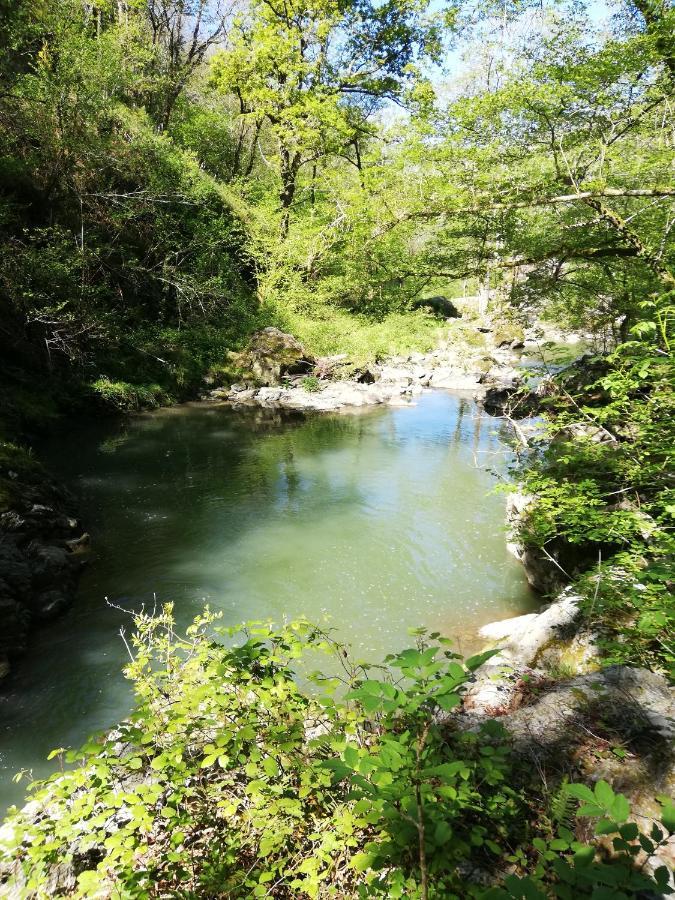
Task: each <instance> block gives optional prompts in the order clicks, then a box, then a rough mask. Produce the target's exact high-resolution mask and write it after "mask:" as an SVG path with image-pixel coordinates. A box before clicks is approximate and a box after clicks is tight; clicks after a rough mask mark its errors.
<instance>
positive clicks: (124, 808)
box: [0, 607, 675, 900]
mask: <svg viewBox="0 0 675 900" xmlns="http://www.w3.org/2000/svg"><path fill="white" fill-rule="evenodd" d="M136 626H137V631H136V633H135V634H134V636H133V638H132V642H131V646H130V652H132V662H131V663H130V665H129V666H128V668H127V675H128V677H129V678H131V679H132V680H133V682H134V687H135V691H136V696H137V705H136V708H135V709H134V711H133V713H132V715H131V716H130V717H129V719H128V720H126V721H124V722H123V723H121V724H120V725H119V726H118V727H117V728H115V729H114V730H113V731H112V732H110V733H108V734H107V735H103V736H101V737H100V738H98V739H92V740H91V741H90V742H89V743H88V744H87V745H85V747H83V748H82V749H81V750H80V751H77V752H72V751H65V750H63V749H61V750H57V751H54V753H53V754H52V756H58V757H59V758H61V760H62V763H63V762H65V763H68V764H69V765H68V766H67V767H66V768H65V769H63V770H62V771H61V772H60V773H59V774H57V775H56V776H54V777H53V778H52V779H50V780H48V781H47V782H43V783H40V784H36V785H35V786H34V787H33V789H32V794H31V796H32V800H33V804H32V809H34V810H35V809H37V810H40V814H39V815H33V814H32V813H30V812H26V813H15V814H14V815H13V816H11V817H10V818H9V819H8V820H7V822H6V824H5V825H4V827H3V829H2V837H1V839H0V873H2V872H3V871H4V873H5V877H6V874H7V871H8V870H7V868H6V867H7V865H9V864H11V863H13V862H14V861H16V863H18V866H19V869H18V870H17V869H16V867H14V868H13V869H12V871H13V873H14V875H13V876H12V877H13V880H14V882H15V884H16V885H20V884H21V885H23V886H22V887H21V890H22V892H23V894H25V895H26V896H36V897H41V896H46V895H47V893H46V891H47V888H46V887H45V885H47V884H48V883H49V879H50V877H52V875H53V873H54V872H55V871H56V870H55V868H54V867H55V866H60V867H61V869H60V870H59V871H61V873H63V872H67V871H68V870H69V868H71V867H72V870H73V872H74V874H75V876H76V879H77V882H76V885H77V886H76V887H73V888H68V889H66V893H67V894H68V895H69V896H79V897H93V896H99V895H101V896H107V895H109V894H110V893H111V892H112V893H116V892H119V893H121V894H123V895H124V896H125V897H147V896H156V895H158V894H159V893H160V892H161V893H162V894H164V895H166V894H168V895H170V896H178V895H182V894H184V893H186V892H187V893H188V894H189V896H195V897H250V896H254V897H257V896H275V897H291V896H292V897H329V896H341V897H345V896H350V897H367V896H371V897H373V896H384V897H402V896H405V897H423V898H426V897H447V898H451V897H469V896H473V897H508V896H513V897H522V896H527V897H530V896H535V897H539V896H556V897H561V898H565V897H568V896H571V893H570V891H571V889H572V886H574V892H575V893H577V894H578V895H579V896H589V897H590V896H591V895H592V896H594V897H597V896H600V895H599V894H597V891H598V890H605V893H604V894H602V896H607V897H609V896H611V897H615V898H617V900H620V898H622V897H624V896H626V895H627V892H629V891H632V890H633V889H638V888H639V889H642V888H645V889H652V890H653V889H654V888H655V887H656V885H658V888H659V890H661V891H662V892H663V893H668V892H669V888H668V887H667V884H665V883H664V881H663V877H662V876H663V870H662V869H661V870H659V871H657V873H656V875H655V878H656V881H654V880H653V879H652V878H651V877H650V876H649V875H648V874H647V873H646V871H645V870H644V867H642V871H637V870H634V869H633V864H632V863H633V859H634V857H636V855H637V854H638V853H640V852H641V850H644V851H646V852H649V853H651V850H652V849H654V848H655V847H656V846H657V845H660V844H662V843H663V842H664V841H665V840H666V839H667V834H666V831H672V830H673V826H674V825H675V822H673V809H672V807H667V808H666V809H665V810H664V817H663V821H664V826H665V828H666V830H665V831H661V830H659V829H655V830H653V831H652V834H651V837H648V836H646V835H640V834H639V832H638V828H637V826H635V825H633V824H631V823H628V822H627V819H628V814H629V810H628V804H627V802H626V800H625V798H624V797H623V796H621V795H617V794H614V792H613V791H612V789H611V787H610V786H609V785H607V784H606V783H605V782H602V781H601V782H599V783H598V784H597V785H596V787H595V789H594V791H590V790H589V789H588V788H585V787H584V786H583V785H572V786H569V787H568V788H566V790H567V791H568V792H569V796H571V797H576V798H579V799H581V800H582V801H583V803H584V805H583V806H582V807H581V809H580V810H579V815H581V816H584V817H588V816H590V817H593V818H598V817H599V818H600V819H601V821H600V824H599V825H598V827H597V833H598V834H602V835H607V834H611V833H613V832H618V836H617V837H616V838H615V842H614V848H615V850H616V851H617V852H618V856H617V857H616V858H609V859H602V858H601V857H598V858H597V860H596V859H595V856H596V851H595V849H594V847H593V845H587V844H585V843H583V842H580V841H577V840H576V839H575V837H574V835H573V834H572V832H571V831H570V829H569V828H567V827H566V826H564V825H560V826H559V829H558V834H557V835H555V836H553V837H551V835H550V832H549V831H548V830H547V829H546V828H544V830H543V831H541V836H537V835H532V834H529V835H528V834H527V833H526V831H525V829H524V823H525V821H526V820H527V818H528V808H527V797H526V796H525V795H524V793H523V792H522V791H521V790H519V789H518V788H517V787H516V786H515V785H514V774H513V766H514V761H513V760H512V759H511V757H510V754H509V750H508V745H507V743H506V741H505V739H504V732H503V729H502V727H501V726H500V725H499V724H497V723H496V722H492V721H488V722H486V723H485V724H484V725H482V726H481V728H480V729H479V730H478V731H473V730H468V731H462V730H458V729H457V728H456V727H455V726H454V725H453V723H452V718H451V717H450V718H448V715H449V714H450V713H451V712H452V710H453V709H456V708H457V707H458V706H459V704H460V703H461V693H462V690H463V688H464V686H465V685H466V683H467V681H468V680H470V678H471V677H472V676H471V673H472V672H473V671H474V670H475V669H476V668H477V667H479V666H480V665H481V664H482V663H483V662H484V661H485V659H486V658H487V657H489V656H490V655H491V653H488V654H483V655H481V656H478V657H473V658H471V659H469V660H467V661H466V662H465V663H463V662H462V661H461V659H460V658H459V657H458V656H457V654H455V653H453V652H452V651H451V650H450V649H449V647H448V641H447V640H444V639H443V638H441V637H440V636H439V635H436V634H434V635H429V636H428V637H427V636H426V635H424V633H423V632H420V633H419V635H418V643H417V646H416V647H413V648H411V649H408V650H404V651H402V652H401V653H398V654H395V655H392V656H390V657H388V658H387V660H386V666H384V667H376V668H374V669H373V668H369V667H367V666H364V665H356V664H354V663H352V662H351V661H350V659H349V656H348V655H347V654H346V652H345V650H344V648H342V647H340V646H337V645H335V644H334V643H333V641H332V640H331V639H330V637H329V636H328V635H326V634H325V633H323V632H321V631H320V630H319V629H316V628H314V627H313V626H311V625H309V624H308V623H306V622H297V623H291V624H289V625H287V626H285V627H283V628H282V629H280V630H275V629H273V628H271V627H270V626H268V625H263V624H261V623H250V624H249V625H248V626H246V627H245V628H244V629H243V631H240V630H239V629H230V628H219V627H217V626H214V617H213V616H212V615H211V614H210V613H209V612H208V611H207V612H206V613H205V614H204V615H203V616H201V617H199V618H198V619H197V620H195V623H194V624H193V625H192V626H191V627H190V628H189V629H188V631H187V633H186V635H185V636H181V635H178V634H176V632H175V631H174V622H173V617H172V613H171V609H170V607H167V608H165V609H164V611H163V612H162V613H160V614H159V615H156V616H146V615H141V616H140V617H139V618H138V619H137V621H136ZM132 648H133V650H132ZM317 654H319V655H320V654H324V655H325V654H328V657H327V658H326V662H327V665H328V668H329V672H331V671H332V674H328V675H325V674H324V675H321V674H318V673H317V674H314V675H312V676H307V674H306V672H307V669H306V665H307V661H306V658H307V657H309V658H311V659H312V662H315V661H316V659H317ZM296 667H301V669H302V668H303V667H304V671H305V675H304V679H305V680H306V681H307V679H309V682H310V683H311V684H312V685H313V687H310V686H309V685H308V687H307V688H305V689H303V688H301V687H300V686H299V682H298V680H297V678H296V677H295V676H294V669H295V668H296ZM345 688H346V692H345ZM72 764H74V765H72ZM29 809H30V808H29ZM525 840H526V841H527V842H528V843H527V844H524V843H523V841H525ZM636 840H637V843H636ZM514 846H518V847H519V848H520V849H518V850H517V851H516V853H515V854H514V852H513V847H514ZM528 846H529V847H530V848H531V849H529V850H525V851H523V849H522V848H523V847H528ZM528 853H532V854H534V856H535V857H536V859H537V862H536V865H535V866H534V867H530V866H529V863H528V859H527V854H528ZM504 858H507V859H508V860H509V861H510V864H511V866H512V867H513V868H515V870H516V873H519V872H521V871H522V867H523V866H524V865H525V866H527V867H528V874H527V875H526V876H525V877H524V878H520V876H519V874H512V875H509V876H508V877H506V880H505V881H504V882H503V884H504V886H503V887H501V888H499V887H497V886H495V888H494V889H491V890H488V892H487V893H486V889H485V887H484V886H481V884H480V883H478V882H473V881H472V880H471V879H470V878H468V877H467V875H466V873H468V872H470V871H471V870H472V869H474V868H476V867H478V868H480V869H482V870H483V871H484V872H487V873H490V876H489V878H490V880H491V881H492V883H493V884H494V883H495V882H496V883H497V884H499V883H500V882H501V881H502V879H503V877H504V871H503V859H504ZM530 869H531V871H530ZM19 871H20V872H21V873H22V874H21V875H19V874H18V872H19ZM602 886H605V887H604V888H603V887H602ZM608 886H611V887H613V889H614V893H611V894H610V893H608V892H607V890H608ZM593 891H596V893H593Z"/></svg>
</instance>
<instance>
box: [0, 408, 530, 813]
mask: <svg viewBox="0 0 675 900" xmlns="http://www.w3.org/2000/svg"><path fill="white" fill-rule="evenodd" d="M501 429H502V423H501V422H500V421H499V420H497V419H493V418H491V417H489V416H486V415H484V414H481V411H480V409H479V408H478V407H477V406H476V404H475V403H474V402H473V400H471V399H468V398H465V397H463V396H460V395H458V394H452V393H446V392H440V391H438V392H428V393H426V394H424V395H423V396H421V397H420V398H419V399H418V401H417V403H416V404H415V405H411V406H407V407H390V408H376V409H369V410H367V411H365V412H364V411H361V412H358V413H349V414H336V415H309V416H307V417H303V416H300V415H295V414H291V413H286V414H280V413H278V412H272V411H264V410H245V411H241V412H237V411H234V410H232V409H229V408H225V407H218V406H208V405H200V404H192V405H185V406H178V407H174V408H171V409H164V410H159V411H157V412H153V413H148V414H144V415H140V416H137V417H134V418H131V419H129V420H127V421H125V422H124V423H115V422H109V421H108V422H93V423H91V424H90V425H89V426H85V425H82V426H78V427H77V429H73V430H71V431H69V432H67V433H62V434H59V435H55V436H54V437H53V438H52V439H51V440H50V441H49V442H48V444H47V445H46V446H45V447H43V448H41V451H40V452H41V455H42V458H43V459H44V460H45V461H46V463H47V464H48V466H49V467H50V469H51V470H52V472H53V473H54V474H55V475H56V476H57V477H59V478H61V479H62V480H63V481H64V482H65V483H66V484H68V485H69V486H70V487H71V489H72V490H73V491H74V492H75V494H76V495H77V497H78V499H79V504H80V509H81V514H82V520H83V521H84V523H86V526H87V528H88V529H89V531H90V533H91V536H92V546H93V554H92V558H91V561H90V563H89V565H88V567H87V568H86V569H85V571H84V574H83V577H82V580H81V583H80V589H79V594H78V599H77V602H76V604H75V605H74V606H73V608H72V609H71V610H70V611H69V612H68V613H67V614H66V615H64V616H63V617H62V618H60V619H59V620H58V621H56V622H54V623H52V624H51V625H49V626H47V627H45V628H44V629H42V630H41V631H39V632H38V633H37V634H34V635H33V637H32V639H31V646H30V648H29V652H28V653H27V655H26V656H25V657H24V658H23V659H22V660H20V661H19V663H18V664H17V667H16V674H14V675H13V676H12V677H11V679H10V680H9V682H8V683H7V684H6V685H5V686H4V688H3V693H2V694H0V811H1V810H3V809H5V808H6V807H7V805H8V804H10V803H15V802H20V801H21V799H22V797H23V795H24V791H25V783H20V784H16V783H14V782H13V780H12V776H13V775H14V773H16V772H17V771H19V770H31V771H32V773H33V775H34V776H35V777H42V776H44V775H45V774H46V773H48V772H50V771H53V768H54V763H48V762H46V755H47V753H48V752H49V751H50V750H51V749H52V748H54V747H68V746H76V745H79V744H80V743H82V742H83V740H84V739H85V737H86V736H87V735H88V734H89V733H91V732H92V731H95V730H98V729H102V728H106V727H109V726H110V725H112V724H113V723H114V722H115V721H117V720H118V719H120V718H121V717H123V716H124V715H125V714H126V713H127V712H128V710H129V708H130V704H131V701H132V697H131V691H130V688H129V685H128V684H127V683H126V682H125V680H124V678H123V677H122V675H121V668H122V666H123V665H124V662H125V654H126V650H125V647H124V643H123V641H122V640H121V638H120V635H119V630H120V628H121V627H126V629H127V631H128V630H129V628H130V625H131V623H130V617H129V615H128V613H126V612H124V610H133V609H138V608H140V607H141V606H143V605H145V607H146V608H151V607H152V606H153V604H154V603H155V602H157V603H161V602H166V601H169V600H171V601H174V602H175V605H176V613H177V617H178V619H179V622H180V623H181V624H186V623H188V622H189V621H190V620H191V619H192V617H193V616H194V615H195V614H196V613H197V612H198V611H199V610H201V609H202V608H203V606H204V604H205V603H209V604H210V605H211V607H212V608H214V609H217V610H221V611H222V613H223V620H224V622H225V623H230V624H234V623H237V622H241V621H244V620H247V619H267V618H271V619H273V620H275V621H277V622H278V621H280V620H282V619H283V618H284V617H289V618H292V617H295V616H301V615H305V616H307V617H308V618H310V619H312V620H314V621H320V622H326V623H327V624H329V625H330V626H332V627H334V628H335V630H336V634H337V636H338V637H340V638H341V639H344V640H346V641H348V642H350V643H351V644H352V646H353V652H354V654H355V656H357V657H359V658H364V659H369V660H372V661H378V660H380V659H381V658H382V657H383V656H384V655H385V654H386V653H388V652H390V651H392V650H395V649H400V648H402V647H404V646H406V645H408V644H409V642H410V640H411V638H410V637H409V635H408V629H410V628H415V627H418V626H425V627H427V628H429V629H431V630H437V631H440V632H442V633H444V634H447V635H449V636H451V637H454V638H455V640H456V643H457V646H458V648H459V650H460V651H462V650H464V651H470V650H473V649H475V646H476V639H475V631H476V628H477V627H478V626H479V625H480V624H483V623H485V622H488V621H491V620H494V619H499V618H504V617H506V616H510V615H518V614H520V613H523V612H528V611H531V610H532V609H533V608H534V607H535V605H536V600H535V598H534V597H533V595H532V594H531V592H530V590H529V588H528V586H527V582H526V579H525V576H524V573H523V571H522V568H521V566H520V565H519V563H518V562H517V561H516V560H515V559H514V558H513V557H512V556H510V555H509V553H508V552H507V550H506V546H505V523H504V497H503V495H498V494H495V493H494V492H493V488H494V486H495V484H496V483H497V480H498V476H500V475H501V476H503V475H504V474H505V473H506V467H507V461H508V457H509V451H508V446H507V444H506V443H505V434H503V433H502V432H501Z"/></svg>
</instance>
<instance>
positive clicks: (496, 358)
mask: <svg viewBox="0 0 675 900" xmlns="http://www.w3.org/2000/svg"><path fill="white" fill-rule="evenodd" d="M475 330H476V331H477V333H478V334H479V335H480V340H479V341H477V342H476V344H477V346H476V345H474V346H471V345H469V344H467V343H465V342H462V341H458V340H456V339H452V338H446V340H445V341H443V342H442V343H441V344H440V346H439V347H437V348H436V349H435V350H433V351H432V352H430V353H426V354H423V353H413V354H410V355H408V356H398V357H391V358H388V359H387V360H384V361H382V362H378V363H375V364H373V365H370V366H368V367H366V368H361V369H356V370H355V369H354V367H353V366H351V365H350V363H349V360H347V359H346V358H345V357H344V356H334V357H318V358H314V357H312V356H311V355H310V354H308V353H307V352H306V351H305V348H304V347H302V345H301V344H300V343H299V342H298V341H296V340H295V338H293V336H292V335H288V334H285V333H284V332H281V331H279V330H278V329H276V328H266V329H265V330H264V331H262V332H258V334H256V335H254V337H253V339H252V341H251V344H250V346H249V348H248V349H247V350H246V351H244V353H242V354H238V355H237V356H236V357H235V358H234V359H233V363H234V369H235V371H237V374H238V376H239V377H238V379H237V380H235V381H234V382H233V383H231V384H229V385H227V386H223V387H218V388H214V389H212V390H210V391H209V393H208V395H207V397H208V399H209V400H211V401H216V402H225V403H228V404H230V405H233V406H264V407H268V408H279V409H295V410H307V411H320V412H329V411H335V410H341V409H345V408H354V407H360V406H369V405H376V404H389V405H401V404H407V403H410V402H412V401H414V398H415V397H416V396H418V395H419V394H420V393H421V392H422V391H423V390H425V389H428V388H439V389H445V390H460V391H469V392H471V393H474V394H476V395H477V396H478V397H479V398H485V397H486V395H488V394H491V393H494V392H502V391H503V392H511V391H513V390H515V389H516V387H517V386H518V385H519V384H520V383H521V382H520V375H519V373H518V371H517V369H516V368H515V364H516V363H517V360H518V356H517V354H516V353H515V350H516V349H517V347H522V346H523V341H524V339H523V338H521V337H520V336H516V337H510V338H509V339H508V340H507V338H506V337H505V336H504V334H502V333H501V332H499V331H495V332H493V331H491V330H489V329H487V328H483V329H482V330H479V329H475Z"/></svg>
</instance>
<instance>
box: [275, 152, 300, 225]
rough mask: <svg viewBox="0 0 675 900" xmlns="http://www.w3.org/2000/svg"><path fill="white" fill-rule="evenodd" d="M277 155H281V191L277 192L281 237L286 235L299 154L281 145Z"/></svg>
mask: <svg viewBox="0 0 675 900" xmlns="http://www.w3.org/2000/svg"><path fill="white" fill-rule="evenodd" d="M279 155H280V157H281V191H280V193H279V201H280V202H281V210H282V214H281V237H282V239H283V238H285V237H287V235H288V226H289V223H290V217H291V206H292V204H293V199H294V198H295V188H296V185H297V179H298V169H299V168H300V155H299V154H298V153H291V151H290V150H289V149H288V147H285V146H283V145H282V146H281V148H280V152H279Z"/></svg>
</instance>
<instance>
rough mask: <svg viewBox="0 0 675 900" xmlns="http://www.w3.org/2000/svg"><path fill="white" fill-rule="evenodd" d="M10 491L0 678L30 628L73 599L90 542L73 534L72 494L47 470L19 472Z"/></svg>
mask: <svg viewBox="0 0 675 900" xmlns="http://www.w3.org/2000/svg"><path fill="white" fill-rule="evenodd" d="M36 473H37V474H36ZM1 476H2V473H0V477H1ZM11 496H12V500H11V508H9V509H5V510H4V511H3V513H2V515H0V680H1V679H2V677H3V676H4V675H6V674H7V672H8V669H9V664H10V663H11V662H12V660H13V659H14V658H16V657H17V656H18V655H19V654H20V653H21V652H23V651H24V650H25V649H26V645H27V640H28V634H29V629H30V628H31V627H33V626H34V625H35V624H37V623H39V622H41V621H45V620H47V619H51V618H53V617H54V616H55V615H56V614H57V613H59V612H61V611H62V610H63V609H64V608H65V607H66V606H68V605H69V604H70V603H71V602H72V600H73V598H74V596H75V590H76V586H77V578H78V575H79V572H80V570H81V567H82V564H83V551H84V548H85V547H86V545H87V544H88V541H89V538H88V535H85V534H83V535H81V536H80V537H77V528H78V522H77V519H76V518H75V517H74V516H72V515H69V514H68V513H67V512H66V507H67V505H69V504H70V503H71V499H70V497H69V496H68V494H67V493H66V492H65V491H63V490H62V489H61V488H59V487H58V486H57V485H56V484H54V482H52V481H51V480H50V479H49V478H48V476H47V475H46V473H44V472H41V471H39V470H37V469H36V468H31V469H29V470H28V471H27V472H24V474H23V475H21V476H19V478H17V479H15V480H14V483H13V490H12V495H11Z"/></svg>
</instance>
